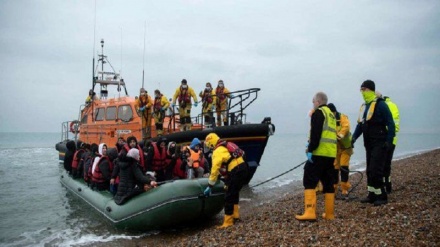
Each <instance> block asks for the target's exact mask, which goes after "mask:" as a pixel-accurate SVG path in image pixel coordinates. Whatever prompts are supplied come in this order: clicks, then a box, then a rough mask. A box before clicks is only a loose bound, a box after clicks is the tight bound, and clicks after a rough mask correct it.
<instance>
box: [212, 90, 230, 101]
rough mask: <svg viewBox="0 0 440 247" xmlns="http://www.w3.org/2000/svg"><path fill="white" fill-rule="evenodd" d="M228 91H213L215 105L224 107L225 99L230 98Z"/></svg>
mask: <svg viewBox="0 0 440 247" xmlns="http://www.w3.org/2000/svg"><path fill="white" fill-rule="evenodd" d="M229 93H230V91H229V89H227V88H226V87H223V88H220V87H217V88H216V89H215V95H216V96H217V105H226V102H227V98H230V97H231V96H230V94H229Z"/></svg>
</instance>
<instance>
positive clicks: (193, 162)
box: [184, 138, 204, 179]
mask: <svg viewBox="0 0 440 247" xmlns="http://www.w3.org/2000/svg"><path fill="white" fill-rule="evenodd" d="M201 145H202V143H201V142H200V140H199V139H198V138H194V139H193V140H192V142H191V144H190V145H189V146H186V147H184V153H185V154H186V164H187V175H188V178H189V179H192V178H195V177H197V178H201V177H203V173H204V169H203V162H204V159H203V153H202V150H201V147H202V146H201ZM184 162H185V161H184Z"/></svg>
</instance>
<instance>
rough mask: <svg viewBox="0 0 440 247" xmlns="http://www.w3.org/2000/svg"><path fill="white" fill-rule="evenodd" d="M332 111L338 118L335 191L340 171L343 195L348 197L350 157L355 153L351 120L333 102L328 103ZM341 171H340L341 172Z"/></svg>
mask: <svg viewBox="0 0 440 247" xmlns="http://www.w3.org/2000/svg"><path fill="white" fill-rule="evenodd" d="M327 106H328V108H329V109H330V111H332V113H333V115H335V118H336V135H337V138H338V145H337V147H338V151H337V153H336V159H335V163H334V166H335V176H334V178H333V179H334V181H333V182H334V183H335V191H336V192H337V190H338V185H339V173H340V174H341V190H342V196H343V197H344V198H346V199H348V190H349V189H350V188H351V184H350V182H348V175H349V172H350V170H349V165H350V157H351V155H352V154H353V148H352V146H351V139H352V138H351V132H350V120H348V117H347V115H345V114H342V113H340V112H338V111H337V110H336V106H335V105H334V104H333V103H330V104H328V105H327ZM339 171H340V172H339Z"/></svg>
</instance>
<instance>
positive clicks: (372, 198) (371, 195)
mask: <svg viewBox="0 0 440 247" xmlns="http://www.w3.org/2000/svg"><path fill="white" fill-rule="evenodd" d="M374 201H376V195H375V194H374V193H373V192H368V196H367V197H366V198H364V199H361V203H374Z"/></svg>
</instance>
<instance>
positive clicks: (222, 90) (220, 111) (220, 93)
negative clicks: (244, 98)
mask: <svg viewBox="0 0 440 247" xmlns="http://www.w3.org/2000/svg"><path fill="white" fill-rule="evenodd" d="M215 95H216V97H217V101H216V104H215V107H216V108H215V111H216V112H217V126H222V122H223V125H224V126H226V125H228V116H227V113H228V112H227V110H228V109H227V107H228V98H231V97H232V95H231V93H230V92H229V90H228V89H227V88H226V87H225V84H224V83H223V81H222V80H219V81H218V84H217V88H216V89H215Z"/></svg>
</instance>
